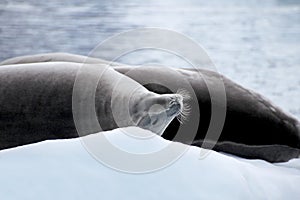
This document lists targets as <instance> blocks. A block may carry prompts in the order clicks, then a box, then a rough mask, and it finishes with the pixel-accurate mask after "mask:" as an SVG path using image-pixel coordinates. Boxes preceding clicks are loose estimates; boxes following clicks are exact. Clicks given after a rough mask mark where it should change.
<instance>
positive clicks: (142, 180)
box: [0, 127, 300, 200]
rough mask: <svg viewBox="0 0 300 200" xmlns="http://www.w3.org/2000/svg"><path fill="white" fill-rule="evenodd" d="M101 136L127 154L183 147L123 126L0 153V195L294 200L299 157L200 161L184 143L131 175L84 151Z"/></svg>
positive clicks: (299, 193)
mask: <svg viewBox="0 0 300 200" xmlns="http://www.w3.org/2000/svg"><path fill="white" fill-rule="evenodd" d="M125 131H126V132H125ZM127 133H143V134H145V135H148V136H149V135H150V136H151V137H143V138H138V137H132V136H130V135H128V134H127ZM103 136H105V138H106V139H107V140H108V141H109V142H110V143H111V144H113V145H114V146H115V147H117V148H119V149H121V150H123V151H127V152H131V153H140V154H145V153H150V152H159V150H161V149H162V148H164V147H166V146H168V145H170V144H173V145H174V146H175V148H176V149H180V148H183V147H184V148H186V147H188V146H186V145H183V144H180V143H173V142H170V141H166V140H164V139H163V138H161V137H160V136H156V135H154V134H152V133H150V132H149V131H145V130H142V129H139V128H136V127H128V128H123V129H115V130H113V131H108V132H102V133H98V134H94V135H90V136H86V137H84V139H79V138H76V139H69V140H52V141H45V142H40V143H36V144H31V145H26V146H22V147H18V148H14V149H8V150H4V151H0V177H1V179H0V199H2V200H4V199H5V200H11V199H24V200H25V199H30V200H32V199H43V200H46V199H51V200H53V199H121V198H122V199H222V200H223V199H230V200H232V199H243V200H246V199H257V200H258V199H272V200H274V199H289V200H291V199H300V159H293V160H291V161H289V162H287V163H280V164H276V165H274V164H270V163H268V162H265V161H262V160H246V159H241V158H237V157H233V156H230V155H224V154H221V153H217V152H214V151H209V154H208V156H207V157H205V158H203V159H201V158H200V151H201V150H202V151H203V149H201V148H198V147H189V148H187V151H185V152H184V154H183V155H182V156H181V157H180V158H179V159H177V160H176V161H175V162H173V163H172V164H170V165H167V166H165V167H164V168H162V169H160V170H156V171H153V172H148V173H140V174H136V173H135V174H134V173H126V172H121V171H119V170H115V169H112V168H110V167H108V166H107V165H103V164H102V163H101V162H99V161H97V159H95V158H94V157H93V156H91V154H89V153H88V152H87V150H86V147H84V145H83V141H84V140H85V139H91V140H93V141H96V142H97V140H98V141H100V140H102V139H103V138H104V137H103ZM204 151H206V150H204ZM135 162H136V161H135ZM120 164H121V165H122V164H125V163H120Z"/></svg>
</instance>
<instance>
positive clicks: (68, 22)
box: [0, 0, 300, 118]
mask: <svg viewBox="0 0 300 200" xmlns="http://www.w3.org/2000/svg"><path fill="white" fill-rule="evenodd" d="M141 27H161V28H167V29H171V30H174V31H177V32H180V33H183V34H185V35H187V36H188V37H191V38H192V39H194V40H195V41H196V42H197V43H199V44H200V45H202V46H203V47H204V48H205V49H206V51H207V53H208V54H209V56H210V58H211V59H212V60H213V61H214V63H215V64H216V67H217V69H218V71H219V72H221V73H222V74H225V75H226V76H228V77H230V78H231V79H233V80H234V81H236V82H238V83H240V84H242V85H243V86H246V87H248V88H251V89H253V90H256V91H258V92H260V93H262V94H263V95H265V96H267V97H268V98H269V99H271V100H272V101H273V102H275V103H276V104H277V105H279V106H281V107H283V108H284V109H285V110H287V111H289V112H291V113H293V114H294V115H295V116H297V117H298V118H300V100H299V99H300V66H299V65H300V56H299V55H300V47H299V44H300V0H264V1H261V0H245V1H243V0H210V1H207V0H185V1H181V0H164V1H158V0H157V1H138V0H131V1H128V0H122V1H116V0H93V1H84V0H70V1H61V0H52V1H39V0H26V1H21V0H1V1H0V47H1V49H0V60H4V59H6V58H10V57H14V56H20V55H26V54H36V53H45V52H57V51H59V52H69V53H77V54H82V55H87V54H88V53H89V52H90V51H91V50H92V49H93V48H94V47H95V46H96V45H98V44H99V43H100V42H102V41H103V40H105V39H107V38H108V37H111V36H113V35H115V34H117V33H120V32H122V31H128V30H131V29H134V28H141ZM125 61H126V62H128V63H131V64H141V63H142V62H148V63H149V62H150V63H163V64H168V65H170V66H177V67H178V66H179V67H181V66H183V65H184V64H183V63H181V62H178V59H175V58H174V57H172V56H166V55H164V53H162V54H157V53H156V54H155V53H151V52H148V53H144V54H142V56H141V55H138V54H136V55H131V56H129V57H127V59H126V60H125ZM125 61H124V62H125ZM137 61H138V62H137Z"/></svg>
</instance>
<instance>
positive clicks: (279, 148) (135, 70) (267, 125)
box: [1, 53, 300, 162]
mask: <svg viewBox="0 0 300 200" xmlns="http://www.w3.org/2000/svg"><path fill="white" fill-rule="evenodd" d="M60 61H66V62H73V63H102V64H110V65H112V66H113V67H114V69H115V70H116V71H118V72H120V73H122V74H125V75H126V76H128V77H130V78H132V79H134V80H135V81H137V82H139V83H140V84H143V83H144V82H145V80H147V79H151V81H152V82H153V83H150V84H146V85H144V86H145V87H146V88H147V89H148V90H150V91H152V92H155V93H159V94H166V93H170V92H171V91H170V90H169V89H168V88H167V87H165V86H164V85H163V84H155V82H157V83H160V82H161V80H164V81H165V82H164V83H166V85H169V86H170V85H171V86H172V85H177V84H178V79H184V80H187V81H188V82H189V83H190V84H191V86H192V88H193V90H194V92H195V94H196V97H195V98H191V99H189V100H188V102H186V103H187V104H190V105H191V111H193V110H194V109H193V107H194V104H198V105H199V108H200V116H201V120H200V121H199V128H198V131H197V135H196V137H195V138H194V140H193V141H190V140H189V139H188V138H189V134H190V133H186V137H180V138H175V135H176V131H177V130H178V127H179V126H180V123H179V122H178V121H177V120H173V121H172V122H171V123H170V125H169V126H168V127H167V129H166V130H165V131H164V133H163V135H162V136H163V137H164V138H166V139H169V140H176V141H179V142H182V143H187V144H192V145H195V146H204V147H205V143H209V142H211V141H212V140H213V138H210V137H208V140H206V141H204V138H205V137H206V132H207V130H208V127H209V124H210V119H211V106H212V104H211V97H210V94H209V90H208V88H207V85H206V82H207V81H210V82H214V80H215V79H216V78H218V77H219V76H221V78H222V79H223V82H224V85H225V89H226V100H227V105H226V109H227V113H226V120H225V124H224V128H223V130H222V133H221V136H220V138H219V140H218V141H212V142H217V144H216V145H215V146H214V148H213V149H214V150H217V151H222V152H226V153H231V154H235V155H238V156H241V157H245V158H252V159H264V160H267V161H269V162H284V161H288V160H290V159H291V158H297V157H299V155H300V125H299V124H300V123H299V121H298V120H297V119H296V118H295V117H293V116H292V115H290V114H289V113H286V112H284V111H283V110H282V109H280V108H279V107H277V106H276V105H274V104H273V103H272V102H271V101H269V100H268V99H266V98H265V97H263V96H262V95H260V94H258V93H256V92H254V91H251V90H249V89H246V88H244V87H242V86H240V85H239V84H237V83H235V82H233V81H231V80H230V79H228V78H226V77H225V76H222V75H219V74H217V73H215V72H213V71H209V70H204V69H200V70H198V69H174V70H176V71H177V72H178V73H179V74H180V75H181V77H180V78H176V79H174V77H172V76H170V72H169V71H168V70H164V69H162V68H158V67H152V66H147V67H134V66H126V65H122V64H120V63H109V62H108V61H105V60H102V59H97V58H87V57H85V56H80V55H74V54H67V53H54V54H38V55H33V56H23V57H17V58H12V59H8V60H6V61H4V62H2V63H1V64H2V65H8V64H15V63H34V62H52V63H55V62H60ZM215 103H216V104H218V102H215ZM192 114H193V113H192V112H191V114H190V115H191V116H190V118H189V119H188V120H189V121H191V120H193V117H192ZM209 139H211V140H209Z"/></svg>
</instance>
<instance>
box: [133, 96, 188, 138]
mask: <svg viewBox="0 0 300 200" xmlns="http://www.w3.org/2000/svg"><path fill="white" fill-rule="evenodd" d="M182 109H183V97H182V96H181V95H180V94H162V95H159V94H155V93H151V94H149V95H148V96H144V98H143V99H140V101H139V102H138V103H136V105H134V106H131V111H130V112H131V117H132V119H133V121H134V122H135V123H136V125H137V126H139V127H141V128H143V129H148V130H150V131H152V132H154V133H156V134H159V135H162V134H163V132H164V130H165V129H166V128H167V126H168V125H169V124H170V123H171V121H172V120H173V119H174V118H175V117H176V116H177V115H179V114H180V112H181V111H182Z"/></svg>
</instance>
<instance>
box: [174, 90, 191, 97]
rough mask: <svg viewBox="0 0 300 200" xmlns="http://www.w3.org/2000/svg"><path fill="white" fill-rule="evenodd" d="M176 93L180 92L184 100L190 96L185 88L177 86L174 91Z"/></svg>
mask: <svg viewBox="0 0 300 200" xmlns="http://www.w3.org/2000/svg"><path fill="white" fill-rule="evenodd" d="M176 94H180V95H181V96H182V97H183V99H184V100H188V99H190V98H191V96H190V94H189V92H188V91H187V90H186V89H183V88H179V89H178V90H177V92H176Z"/></svg>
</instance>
